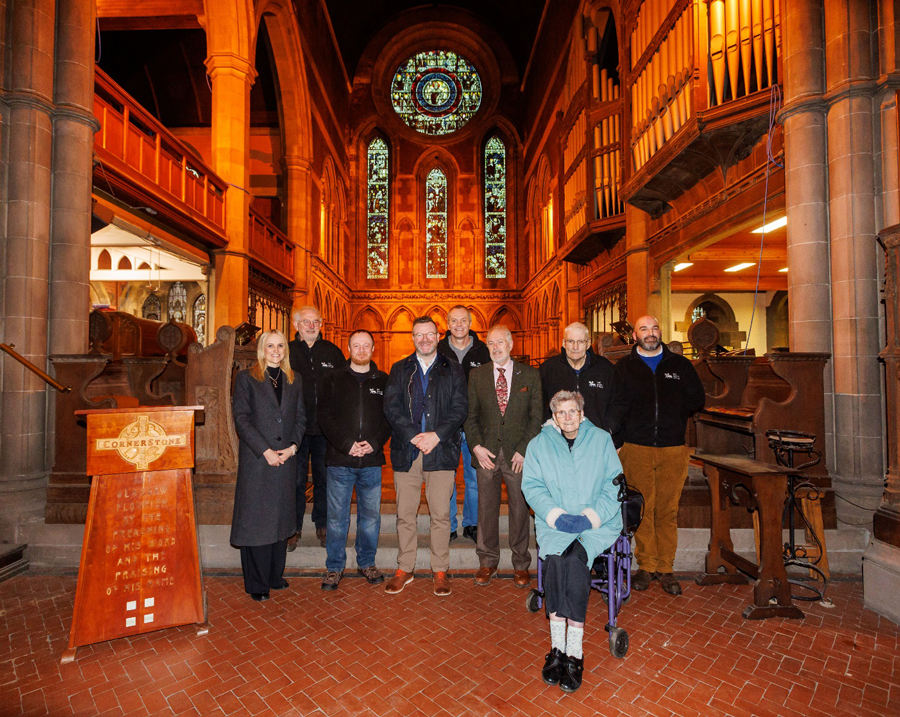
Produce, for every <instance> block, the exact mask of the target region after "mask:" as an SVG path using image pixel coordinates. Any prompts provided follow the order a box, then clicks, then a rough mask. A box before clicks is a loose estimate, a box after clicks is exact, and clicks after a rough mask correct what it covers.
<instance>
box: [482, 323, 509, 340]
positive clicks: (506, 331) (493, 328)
mask: <svg viewBox="0 0 900 717" xmlns="http://www.w3.org/2000/svg"><path fill="white" fill-rule="evenodd" d="M495 331H500V332H503V333H504V334H506V340H507V341H509V342H510V343H512V340H513V339H512V331H510V330H509V327H507V326H504V325H503V324H494V325H493V326H491V328H489V329H488V331H487V333H486V334H485V335H484V338H485V339H487V338H488V337H489V336H490V335H491V334H492V333H494V332H495Z"/></svg>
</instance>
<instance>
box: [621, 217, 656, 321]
mask: <svg viewBox="0 0 900 717" xmlns="http://www.w3.org/2000/svg"><path fill="white" fill-rule="evenodd" d="M648 221H649V217H648V215H647V213H646V212H645V211H643V210H641V209H638V208H637V207H633V206H631V205H630V204H626V205H625V226H626V231H625V251H626V252H628V255H627V256H626V258H625V270H626V272H627V277H628V280H627V285H626V292H627V303H628V320H629V321H630V322H631V323H632V324H633V323H634V322H635V320H637V319H638V318H639V317H641V316H644V315H645V314H646V313H647V310H648V308H647V307H648V300H649V298H650V274H649V272H650V252H649V249H648V247H647V222H648Z"/></svg>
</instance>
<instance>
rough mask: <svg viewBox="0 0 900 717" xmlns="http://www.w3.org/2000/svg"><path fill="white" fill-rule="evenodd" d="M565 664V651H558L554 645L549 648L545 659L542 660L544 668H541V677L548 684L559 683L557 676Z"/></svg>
mask: <svg viewBox="0 0 900 717" xmlns="http://www.w3.org/2000/svg"><path fill="white" fill-rule="evenodd" d="M565 664H566V653H565V652H560V651H559V650H557V649H556V648H555V647H554V648H553V649H552V650H550V654H549V655H547V659H546V660H545V661H544V669H542V670H541V679H542V680H543V681H544V682H546V683H547V684H548V685H556V684H559V677H560V675H561V674H562V672H563V666H564V665H565Z"/></svg>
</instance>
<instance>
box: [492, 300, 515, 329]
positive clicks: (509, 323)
mask: <svg viewBox="0 0 900 717" xmlns="http://www.w3.org/2000/svg"><path fill="white" fill-rule="evenodd" d="M497 324H504V325H505V326H506V327H507V328H508V329H509V330H510V331H518V330H519V329H520V327H521V322H520V320H519V317H518V316H517V315H516V312H515V311H514V310H513V309H512V308H510V307H509V306H501V307H500V308H498V309H497V310H496V311H495V312H494V315H493V316H492V317H491V322H490V326H496V325H497Z"/></svg>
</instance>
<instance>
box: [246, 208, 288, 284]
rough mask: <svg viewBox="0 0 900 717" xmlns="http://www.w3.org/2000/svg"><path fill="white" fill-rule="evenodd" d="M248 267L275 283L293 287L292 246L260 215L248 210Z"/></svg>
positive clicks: (280, 232) (281, 232)
mask: <svg viewBox="0 0 900 717" xmlns="http://www.w3.org/2000/svg"><path fill="white" fill-rule="evenodd" d="M249 220H250V227H249V230H250V265H251V266H252V267H253V268H255V269H257V270H259V271H261V272H263V273H264V274H266V275H267V276H269V277H270V278H272V279H274V280H275V281H277V282H279V283H282V284H286V285H287V286H293V285H294V244H293V242H291V240H290V239H288V238H287V235H286V234H285V233H284V232H283V231H281V230H280V229H278V228H277V227H276V226H275V225H274V224H272V223H271V222H269V221H267V220H266V219H265V218H263V217H262V215H260V214H257V213H256V212H255V211H254V210H252V209H251V210H250V218H249Z"/></svg>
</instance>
